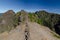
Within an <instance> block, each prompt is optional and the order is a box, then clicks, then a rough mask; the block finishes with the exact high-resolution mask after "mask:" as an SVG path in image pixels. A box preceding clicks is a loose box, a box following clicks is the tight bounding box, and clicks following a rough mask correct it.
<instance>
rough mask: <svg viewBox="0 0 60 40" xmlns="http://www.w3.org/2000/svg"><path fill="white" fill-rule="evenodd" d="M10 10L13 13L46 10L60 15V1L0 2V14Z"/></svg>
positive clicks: (13, 0) (4, 0)
mask: <svg viewBox="0 0 60 40" xmlns="http://www.w3.org/2000/svg"><path fill="white" fill-rule="evenodd" d="M11 9H12V10H14V11H15V12H17V11H20V10H22V9H23V10H26V11H28V12H35V11H38V10H46V11H48V12H54V13H60V0H0V13H2V12H5V11H7V10H11Z"/></svg>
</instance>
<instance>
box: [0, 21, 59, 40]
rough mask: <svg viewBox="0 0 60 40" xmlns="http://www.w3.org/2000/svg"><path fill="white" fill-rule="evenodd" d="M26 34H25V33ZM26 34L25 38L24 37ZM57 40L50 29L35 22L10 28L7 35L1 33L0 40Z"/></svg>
mask: <svg viewBox="0 0 60 40" xmlns="http://www.w3.org/2000/svg"><path fill="white" fill-rule="evenodd" d="M26 32H27V33H28V34H27V33H26ZM26 36H27V38H26ZM25 39H27V40H59V39H58V38H56V37H54V36H53V35H52V33H51V30H50V29H49V28H47V27H44V26H41V25H39V24H37V23H32V22H28V23H27V24H21V25H19V26H17V27H16V29H14V30H11V31H10V32H9V33H8V35H5V34H3V35H1V34H0V40H25Z"/></svg>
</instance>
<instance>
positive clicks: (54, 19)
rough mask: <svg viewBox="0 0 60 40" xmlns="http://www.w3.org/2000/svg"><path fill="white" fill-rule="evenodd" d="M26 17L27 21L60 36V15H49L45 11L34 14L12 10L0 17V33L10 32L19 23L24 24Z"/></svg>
mask: <svg viewBox="0 0 60 40" xmlns="http://www.w3.org/2000/svg"><path fill="white" fill-rule="evenodd" d="M26 16H28V20H29V21H31V22H36V23H38V24H40V25H44V26H46V27H48V28H50V29H51V30H52V31H54V32H56V33H57V34H59V35H60V14H55V13H49V12H46V11H36V12H34V13H31V12H26V11H24V10H21V11H19V12H17V13H15V12H14V11H13V10H8V11H7V12H5V13H3V14H2V16H1V17H0V33H2V32H4V31H8V32H9V31H10V30H11V29H14V28H16V26H17V25H19V24H20V23H21V22H23V23H24V21H25V20H26V18H25V17H26Z"/></svg>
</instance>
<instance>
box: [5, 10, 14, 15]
mask: <svg viewBox="0 0 60 40" xmlns="http://www.w3.org/2000/svg"><path fill="white" fill-rule="evenodd" d="M5 13H6V14H14V13H15V12H14V11H13V10H8V11H7V12H5Z"/></svg>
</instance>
